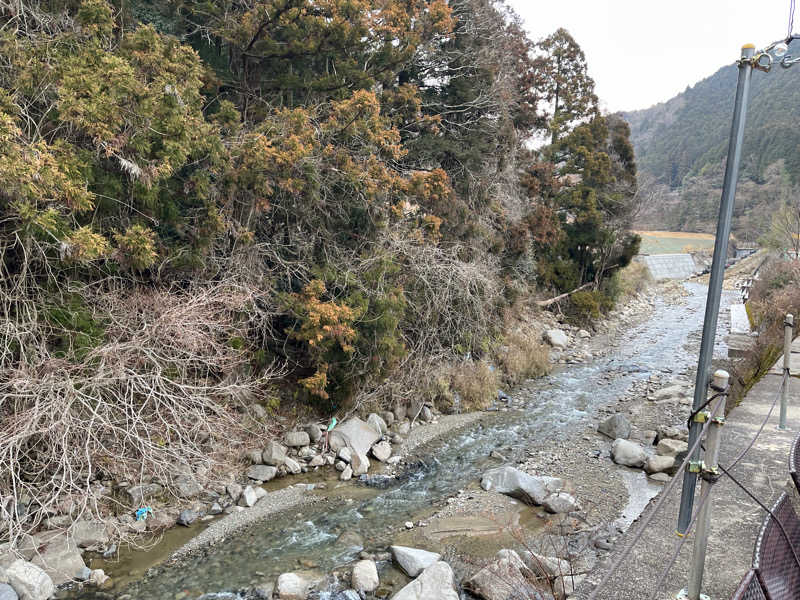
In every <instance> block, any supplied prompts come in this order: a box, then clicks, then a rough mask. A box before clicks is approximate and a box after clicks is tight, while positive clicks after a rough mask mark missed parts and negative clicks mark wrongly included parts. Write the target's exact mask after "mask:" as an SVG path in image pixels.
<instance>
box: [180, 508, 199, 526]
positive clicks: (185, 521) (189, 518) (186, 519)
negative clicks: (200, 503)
mask: <svg viewBox="0 0 800 600" xmlns="http://www.w3.org/2000/svg"><path fill="white" fill-rule="evenodd" d="M199 516H200V515H198V514H197V513H196V512H195V511H193V510H189V509H188V508H187V509H185V510H182V511H181V512H180V513H179V514H178V525H183V526H184V527H188V526H189V525H191V524H192V523H194V522H195V521H196V520H197V519H198V517H199Z"/></svg>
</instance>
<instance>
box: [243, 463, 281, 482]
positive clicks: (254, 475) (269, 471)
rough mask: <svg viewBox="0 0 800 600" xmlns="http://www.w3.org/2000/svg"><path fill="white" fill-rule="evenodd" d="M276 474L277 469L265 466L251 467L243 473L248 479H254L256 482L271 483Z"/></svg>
mask: <svg viewBox="0 0 800 600" xmlns="http://www.w3.org/2000/svg"><path fill="white" fill-rule="evenodd" d="M277 474H278V469H277V467H271V466H267V465H253V466H252V467H249V468H248V469H247V471H245V475H247V476H248V477H249V478H250V479H255V480H256V481H271V480H273V479H274V478H275V475H277Z"/></svg>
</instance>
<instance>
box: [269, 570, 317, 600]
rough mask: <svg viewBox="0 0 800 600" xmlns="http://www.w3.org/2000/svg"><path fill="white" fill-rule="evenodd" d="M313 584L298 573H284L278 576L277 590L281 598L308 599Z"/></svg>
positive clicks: (283, 599)
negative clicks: (309, 589)
mask: <svg viewBox="0 0 800 600" xmlns="http://www.w3.org/2000/svg"><path fill="white" fill-rule="evenodd" d="M310 586H311V584H310V583H309V582H308V581H307V580H306V579H304V578H303V577H301V576H300V575H298V574H297V573H284V574H283V575H281V576H280V577H278V583H277V584H276V585H275V592H276V593H277V595H278V599H279V600H306V598H308V588H309V587H310Z"/></svg>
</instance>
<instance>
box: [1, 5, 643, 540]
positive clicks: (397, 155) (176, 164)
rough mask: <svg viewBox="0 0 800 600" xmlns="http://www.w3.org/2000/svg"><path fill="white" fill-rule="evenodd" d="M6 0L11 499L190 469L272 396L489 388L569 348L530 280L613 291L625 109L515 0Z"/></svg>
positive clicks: (625, 243)
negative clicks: (539, 325) (542, 333)
mask: <svg viewBox="0 0 800 600" xmlns="http://www.w3.org/2000/svg"><path fill="white" fill-rule="evenodd" d="M18 9H19V10H18ZM0 10H2V11H3V12H2V13H0V20H1V21H2V27H1V28H0V63H1V64H2V69H0V149H1V150H2V155H3V161H0V215H2V218H1V219H0V252H1V253H2V263H1V264H0V267H1V268H2V281H1V282H0V311H1V312H2V316H3V319H4V322H5V323H6V326H5V327H4V328H2V330H0V344H2V348H3V349H4V350H3V352H2V353H0V398H2V400H0V417H2V418H0V423H2V425H0V427H2V428H4V429H3V433H4V435H5V434H6V433H8V435H7V436H5V437H3V438H2V439H3V440H7V441H4V442H3V441H0V493H2V494H5V492H6V491H7V490H8V489H11V488H12V487H13V488H14V489H15V490H17V492H15V493H18V494H22V493H26V494H28V495H30V496H31V497H41V495H42V493H43V490H45V489H47V490H49V491H48V493H50V494H52V495H53V497H54V499H53V502H56V501H58V500H59V499H63V498H65V497H67V496H69V495H71V494H85V493H89V492H88V491H87V489H86V488H85V486H83V483H86V482H89V481H90V480H91V478H87V477H84V476H83V474H85V473H86V472H90V471H91V472H96V471H98V470H101V471H103V473H105V472H106V471H109V470H112V469H116V470H117V471H115V472H114V476H118V477H119V478H120V479H123V478H125V479H129V480H131V481H133V480H137V478H139V477H140V476H141V474H142V473H147V475H148V477H155V478H157V479H158V480H160V481H164V482H169V481H171V480H172V478H173V477H174V476H175V473H174V465H175V464H178V463H181V464H182V463H185V462H189V463H191V462H193V461H197V460H200V458H201V457H207V456H209V455H211V458H212V459H214V458H216V457H224V456H226V453H231V452H235V451H236V445H237V443H241V442H242V440H243V439H246V438H247V436H248V435H252V434H253V431H254V430H256V429H258V428H261V429H260V431H263V430H264V428H268V427H269V426H270V424H269V423H264V422H263V421H257V420H256V421H254V420H252V419H250V417H247V415H251V414H257V413H258V411H251V408H252V407H253V406H255V405H256V404H258V405H261V406H262V407H263V408H267V409H272V410H274V409H275V407H276V406H277V405H278V404H279V402H280V401H281V400H282V401H293V402H294V406H295V407H296V408H298V409H299V410H304V409H305V408H306V407H309V406H310V407H311V408H312V409H313V410H316V411H320V412H341V411H344V410H346V409H349V408H350V407H352V406H353V405H354V404H356V403H367V402H368V403H373V405H377V404H380V403H383V404H384V405H385V404H388V403H391V402H395V403H409V402H412V401H414V402H418V401H419V399H420V398H422V399H426V400H430V401H434V402H438V403H440V404H441V405H442V406H443V407H446V406H448V401H450V402H451V401H452V399H453V397H454V390H462V391H461V392H459V393H460V394H461V396H462V403H463V406H464V407H467V408H468V407H471V406H480V405H481V404H482V403H485V402H486V401H487V400H488V399H489V397H491V395H493V394H496V390H497V385H499V382H498V380H497V374H496V373H495V374H492V373H493V372H492V371H491V370H488V367H487V369H484V370H485V373H486V377H485V378H484V379H483V381H485V382H486V383H485V385H483V387H480V388H479V392H477V393H474V394H473V395H472V396H467V392H465V391H464V390H469V389H473V388H470V386H468V385H461V384H462V383H463V379H464V377H465V375H464V374H465V373H466V374H469V373H470V369H471V368H473V362H472V361H473V360H479V361H485V362H482V363H481V364H483V365H484V366H485V365H486V364H488V362H489V361H491V362H492V363H495V364H502V365H505V367H504V370H505V376H506V377H507V381H508V382H513V381H520V380H522V379H525V378H526V377H530V376H533V375H536V374H541V372H542V370H543V369H544V368H546V364H547V361H546V351H545V350H544V349H543V348H541V347H540V345H539V344H540V340H539V339H538V337H536V338H526V337H525V335H523V334H522V333H520V331H523V332H524V331H526V330H525V329H524V328H523V327H522V325H520V323H522V324H524V319H523V317H524V316H525V314H526V311H528V310H529V309H530V301H531V299H534V298H536V297H539V296H541V295H550V294H554V293H559V292H563V291H568V290H570V289H573V288H574V287H577V286H578V285H583V284H586V283H589V284H590V286H591V290H590V291H589V292H587V293H590V294H596V296H592V298H590V300H591V301H593V302H599V300H603V302H604V303H605V304H604V305H605V306H608V305H609V304H610V303H611V302H612V301H613V298H614V295H615V291H614V289H613V288H614V286H613V280H614V273H615V271H617V270H618V269H619V268H620V267H621V266H624V264H625V263H626V262H627V260H629V258H630V254H631V252H632V251H633V249H634V247H635V244H634V241H635V240H634V239H633V238H630V237H629V236H627V234H626V233H625V231H626V227H627V223H628V221H629V215H630V211H631V206H632V204H633V200H634V198H635V192H636V190H635V181H634V179H633V174H634V173H635V163H634V161H633V156H632V153H631V152H630V146H629V144H628V142H627V136H628V131H627V127H626V126H624V123H621V122H620V121H619V120H618V119H617V118H616V117H613V116H604V115H601V114H600V113H599V111H598V110H597V107H596V98H595V97H594V95H593V92H592V86H591V80H590V79H589V78H588V75H586V73H585V60H584V58H583V56H582V54H581V53H580V49H579V47H578V46H577V44H576V43H575V42H574V40H571V38H569V39H567V38H568V34H566V33H565V32H560V33H558V34H557V35H556V38H553V40H551V41H552V42H555V41H558V44H557V46H552V47H551V45H550V44H551V42H550V41H546V42H543V43H542V44H539V45H537V44H536V43H535V42H533V41H532V40H530V39H529V38H528V37H527V35H526V34H525V32H524V29H523V27H522V25H521V23H520V22H519V20H518V19H517V18H516V17H515V15H514V14H513V13H512V12H511V11H510V10H509V9H508V8H507V7H505V6H504V5H503V3H502V2H499V1H492V0H453V1H451V2H444V1H443V0H390V1H388V2H387V1H376V0H325V1H317V0H258V1H255V2H247V3H245V2H239V1H238V0H223V1H222V2H202V1H199V0H181V1H177V0H176V1H175V2H169V3H168V2H156V1H146V0H135V1H134V2H125V3H109V2H106V0H52V1H51V2H49V3H47V4H46V6H45V5H40V4H30V3H25V2H23V3H17V4H15V5H14V7H13V8H8V7H6V8H2V9H0ZM559 40H561V41H563V40H566V42H568V43H567V44H566V45H563V44H561V42H560V41H559ZM556 47H557V50H556V49H555V48H556ZM564 61H568V62H569V61H573V62H574V66H575V68H577V69H578V70H577V71H575V73H574V77H573V76H570V77H567V80H569V81H567V80H564V83H566V84H569V85H571V83H570V82H575V81H577V82H578V84H579V85H575V86H574V87H569V85H568V87H566V88H565V87H563V85H562V84H557V85H556V87H557V90H556V91H554V89H555V88H553V87H552V85H551V84H552V83H553V82H557V81H561V79H560V78H562V79H563V77H564V75H563V73H565V72H562V71H561V70H559V69H560V68H563V66H564V65H565V64H566V63H565V62H564ZM559 64H561V67H559V66H558V65H559ZM581 65H583V67H582V66H581ZM570 68H572V67H570ZM576 78H577V79H576ZM556 131H557V132H558V133H557V135H555V136H554V137H553V139H554V140H555V142H554V143H553V144H551V145H549V146H545V147H542V148H538V149H536V150H532V149H531V147H530V146H529V145H528V141H529V140H531V139H534V138H541V137H542V136H544V135H551V134H553V133H554V132H556ZM512 328H514V330H515V332H516V333H515V334H514V336H515V337H510V336H509V331H510V330H511V329H512ZM514 340H516V341H514ZM501 348H503V350H502V351H501ZM514 352H516V354H515V356H517V357H518V360H514V361H512V360H510V359H509V358H508V357H509V356H510V354H509V353H514ZM465 357H468V358H465ZM519 357H522V358H519ZM542 357H544V358H542ZM459 386H461V387H459ZM473 387H474V386H473ZM448 399H449V400H448ZM42 407H45V408H44V409H42ZM89 415H91V416H89ZM131 415H135V417H132V416H131ZM243 415H244V417H243ZM253 428H255V429H253ZM54 440H55V441H54ZM209 440H210V441H209ZM209 444H211V446H209ZM21 447H24V448H26V451H25V452H20V448H21ZM85 448H90V451H89V452H88V453H87V452H83V449H85ZM210 448H212V449H210ZM76 449H77V450H76ZM119 457H126V458H127V459H129V460H124V461H120V460H118V458H119ZM75 473H81V474H82V475H81V477H73V475H74V474H75ZM12 480H13V481H12ZM53 481H59V482H61V483H59V485H58V486H57V489H53V488H52V482H53ZM87 485H88V483H87ZM48 486H50V487H48ZM82 486H83V487H82ZM42 514H44V512H42ZM40 516H41V515H40ZM27 525H30V523H28V524H27ZM27 525H26V526H27ZM17 526H20V527H21V526H23V524H22V523H21V522H20V523H16V525H14V527H17ZM0 535H2V534H1V533H0Z"/></svg>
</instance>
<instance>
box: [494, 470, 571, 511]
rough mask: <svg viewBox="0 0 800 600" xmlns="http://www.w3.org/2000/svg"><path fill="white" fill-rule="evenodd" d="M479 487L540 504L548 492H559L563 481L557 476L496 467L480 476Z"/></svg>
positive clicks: (529, 502)
mask: <svg viewBox="0 0 800 600" xmlns="http://www.w3.org/2000/svg"><path fill="white" fill-rule="evenodd" d="M481 487H482V488H483V489H484V490H486V491H492V490H493V491H496V492H499V493H501V494H506V495H508V496H511V497H512V498H517V499H519V500H522V501H524V502H527V503H528V504H541V503H542V502H544V499H545V498H546V497H547V496H549V495H550V494H553V493H557V492H560V491H561V490H562V489H563V487H564V482H563V481H562V480H561V479H558V478H557V477H536V476H534V475H528V474H527V473H525V472H523V471H520V470H519V469H515V468H514V467H498V468H496V469H490V470H489V471H486V473H484V474H483V477H482V478H481Z"/></svg>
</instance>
